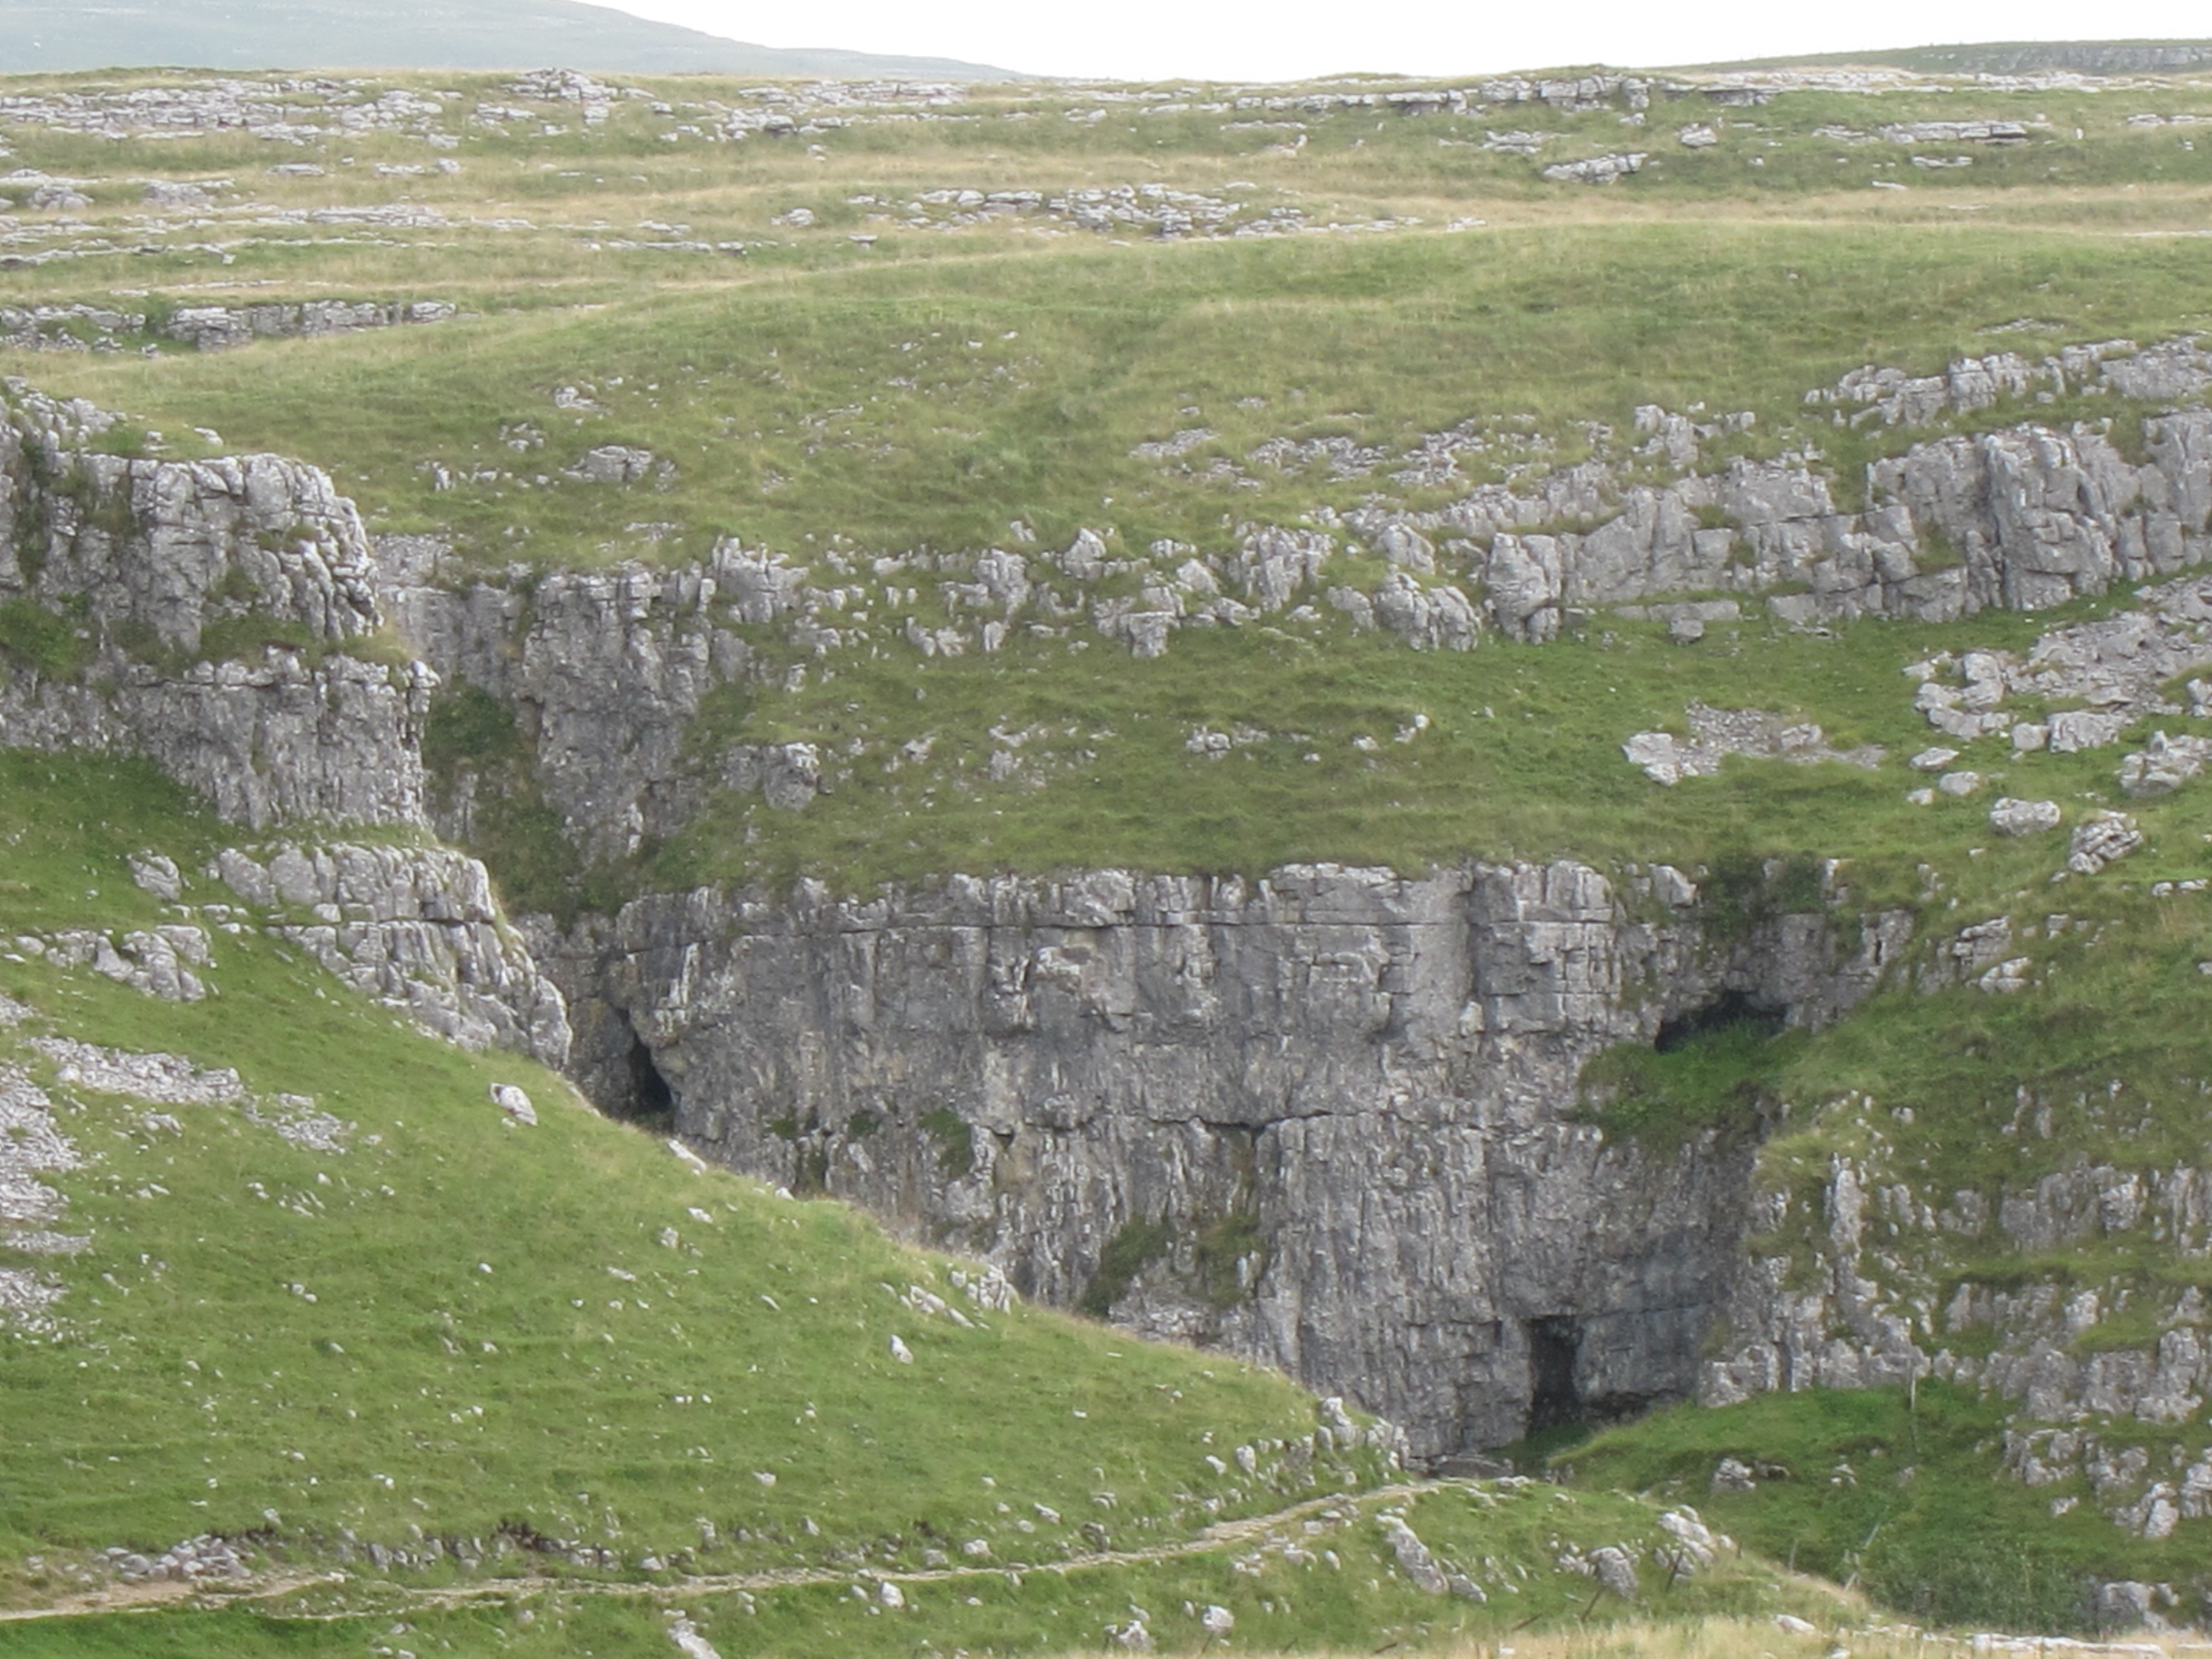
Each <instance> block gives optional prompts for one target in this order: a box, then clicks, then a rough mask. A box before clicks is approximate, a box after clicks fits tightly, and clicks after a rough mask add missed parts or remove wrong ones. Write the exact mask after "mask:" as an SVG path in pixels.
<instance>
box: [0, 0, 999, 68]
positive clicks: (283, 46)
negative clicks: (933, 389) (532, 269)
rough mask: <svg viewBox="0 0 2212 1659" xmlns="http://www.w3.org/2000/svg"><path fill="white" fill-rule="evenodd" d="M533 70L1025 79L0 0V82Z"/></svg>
mask: <svg viewBox="0 0 2212 1659" xmlns="http://www.w3.org/2000/svg"><path fill="white" fill-rule="evenodd" d="M542 64H558V65H560V66H562V67H563V68H567V69H578V70H599V71H602V72H607V73H623V74H631V75H678V74H686V73H702V74H716V73H719V74H730V75H762V76H838V77H842V78H846V79H870V80H872V79H890V78H896V79H905V80H934V81H1014V80H1022V79H1025V78H1027V77H1025V76H1021V75H1019V74H1018V73H1016V72H1015V71H1013V70H1003V69H995V68H993V67H991V66H990V65H988V64H968V63H962V62H959V61H957V60H956V59H953V58H902V57H895V56H886V55H879V54H877V53H873V52H842V51H836V50H832V49H829V48H819V49H817V48H805V47H801V48H790V49H787V48H779V47H774V46H754V45H751V44H749V43H747V42H745V41H742V40H724V39H722V38H721V37H720V36H719V35H713V34H706V33H701V32H700V31H699V30H697V29H688V28H683V27H678V26H677V25H675V24H672V23H656V22H652V21H647V19H645V18H641V17H632V16H630V15H629V14H627V13H625V12H620V11H616V10H614V9H611V8H610V7H606V6H592V5H585V4H581V3H579V0H385V3H380V4H377V5H374V6H370V5H365V4H362V3H360V0H0V74H6V75H25V74H36V73H39V72H41V71H45V72H49V73H55V72H63V71H68V70H95V69H133V68H151V67H155V66H176V67H185V68H193V69H217V70H267V69H333V70H335V69H445V70H503V69H531V68H534V67H537V66H539V65H542Z"/></svg>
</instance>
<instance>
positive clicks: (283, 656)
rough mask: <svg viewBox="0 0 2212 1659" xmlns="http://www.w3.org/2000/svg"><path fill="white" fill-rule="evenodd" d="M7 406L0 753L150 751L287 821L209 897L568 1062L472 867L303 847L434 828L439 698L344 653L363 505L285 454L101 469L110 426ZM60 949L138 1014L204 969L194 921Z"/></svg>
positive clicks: (505, 1043)
mask: <svg viewBox="0 0 2212 1659" xmlns="http://www.w3.org/2000/svg"><path fill="white" fill-rule="evenodd" d="M8 390H9V396H8V397H7V398H5V399H4V400H0V605H4V606H8V607H9V620H10V624H11V627H12V628H13V629H18V630H20V632H18V633H16V634H15V635H12V636H11V641H10V642H11V644H15V645H16V646H17V647H18V648H16V649H15V650H11V651H9V652H0V745H4V746H7V747H11V748H28V749H46V750H70V749H75V750H93V751H96V752H102V753H112V754H128V755H137V756H143V757H146V758H148V759H149V760H151V761H152V762H153V763H155V765H157V766H159V767H160V768H161V769H162V770H163V771H165V772H167V774H168V775H170V776H172V777H173V778H175V779H176V780H177V781H179V782H180V783H183V784H185V786H187V787H190V788H192V789H195V790H197V791H198V792H199V793H202V794H204V796H205V797H206V798H207V799H208V800H209V802H210V804H211V805H213V807H214V809H215V811H216V813H217V814H218V815H219V816H220V817H223V818H226V819H228V820H229V821H231V822H232V823H236V824H239V825H240V826H241V827H243V828H245V829H252V830H260V829H268V828H270V827H272V826H276V825H286V826H292V834H293V836H294V840H293V841H292V842H288V843H286V844H283V845H280V846H277V847H274V848H267V849H265V850H263V851H262V853H261V855H260V857H259V858H258V859H257V858H256V857H255V856H253V855H251V854H248V853H246V852H244V851H241V850H240V849H239V848H226V849H224V851H223V854H222V858H221V859H220V860H218V863H217V866H216V868H215V869H213V870H210V871H209V872H206V874H207V878H209V879H210V880H220V881H222V883H224V884H226V885H227V886H228V887H229V888H230V889H231V890H232V892H233V893H234V894H235V895H236V896H239V897H240V898H243V899H245V900H246V902H247V903H248V904H249V905H251V906H252V907H253V909H254V911H256V912H261V913H265V914H264V918H263V919H264V922H265V924H266V925H267V926H268V927H269V931H270V933H272V934H274V935H275V936H276V937H278V938H281V939H285V940H287V941H288V942H289V943H292V944H295V945H300V946H301V947H303V948H305V949H306V950H307V951H309V952H311V953H312V954H313V956H315V957H316V958H317V959H318V960H319V961H321V962H322V963H324V965H325V966H326V967H328V968H329V969H331V971H332V972H333V973H335V974H337V975H338V976H339V977H340V978H342V979H343V980H345V981H348V982H349V983H350V984H352V985H353V986H355V987H356V988H357V989H359V990H361V991H362V992H364V993H365V994H369V995H372V996H375V997H378V998H380V999H381V1000H384V1001H385V1002H386V1004H387V1005H388V1006H392V1007H393V1008H394V1009H396V1010H404V1012H406V1014H407V1015H408V1016H409V1018H411V1019H412V1020H413V1021H414V1022H415V1023H416V1024H417V1025H419V1026H422V1028H423V1029H425V1030H430V1031H432V1032H434V1033H435V1034H437V1035H439V1036H445V1037H447V1038H449V1039H451V1040H453V1041H454V1042H460V1043H463V1044H465V1046H469V1047H472V1048H482V1047H485V1046H488V1045H497V1046H500V1047H503V1048H513V1049H518V1050H520V1051H523V1052H526V1053H528V1054H532V1055H534V1056H536V1057H537V1058H538V1059H540V1060H544V1061H545V1062H547V1063H548V1064H550V1065H558V1064H559V1063H560V1062H561V1061H562V1059H563V1058H565V1056H566V1054H567V1051H568V1022H567V1017H566V1012H565V1011H564V1009H563V1008H562V1003H561V998H560V994H559V992H558V991H556V989H554V987H552V986H551V984H550V982H548V981H546V980H545V979H544V977H543V976H542V975H540V974H539V973H538V969H537V965H536V964H535V963H533V962H532V960H531V958H530V957H529V954H528V952H527V951H526V950H525V949H524V948H523V945H522V943H521V941H520V938H519V936H518V935H516V933H514V931H513V929H512V928H511V927H507V925H506V924H505V922H504V921H503V919H502V918H501V917H500V915H499V914H498V910H497V906H496V904H495V901H494V899H493V896H492V890H491V879H490V877H489V874H488V873H487V872H486V871H485V869H484V867H483V865H481V864H479V863H478V862H477V860H474V859H471V858H468V857H466V856H465V855H464V854H458V853H454V852H452V851H450V850H448V849H446V848H432V847H422V846H384V847H361V846H355V845H350V844H346V843H343V842H341V843H339V844H337V845H331V844H328V843H326V842H324V843H319V842H317V841H316V840H315V839H314V835H315V832H316V831H318V830H325V831H326V830H327V829H329V828H330V826H331V825H333V824H351V825H362V824H374V825H383V826H398V827H399V828H402V829H425V828H427V823H426V819H425V816H424V811H423V773H422V723H423V720H424V718H425V716H426V714H428V707H429V699H430V695H431V693H432V691H433V690H435V688H436V686H437V684H438V678H437V676H436V675H435V673H433V672H432V671H430V670H429V669H428V667H427V666H425V665H422V663H420V662H415V663H410V664H408V665H405V666H390V665H386V664H385V663H383V662H379V661H374V660H368V659H365V658H364V657H362V656H358V655H354V654H350V653H351V652H352V651H354V650H357V649H359V648H360V647H362V642H363V641H366V640H368V637H369V636H370V635H374V634H375V633H377V632H378V631H379V630H380V629H381V627H382V625H383V617H382V615H381V612H380V610H379V608H378V605H377V598H376V573H375V565H374V559H373V557H372V555H371V552H370V548H369V543H368V537H367V536H366V534H365V533H364V532H363V531H362V525H361V520H360V516H359V514H358V513H356V511H355V509H354V506H353V503H352V502H351V501H347V500H346V499H345V498H344V497H343V496H342V495H339V494H338V493H337V490H336V489H334V488H333V487H332V485H331V481H330V479H329V477H326V476H325V474H323V473H322V472H320V471H317V470H316V469H315V468H313V467H310V466H307V465H303V464H301V463H300V462H297V461H292V460H287V459H283V458H281V457H277V456H270V455H249V456H243V457H238V458H233V459H222V460H217V461H208V462H191V463H185V462H167V461H151V460H141V459H126V458H125V457H121V456H117V455H109V454H104V453H99V451H98V450H97V449H96V448H94V447H93V445H94V442H95V441H97V440H98V438H99V437H100V434H101V433H102V431H103V430H105V429H106V427H107V426H108V424H109V423H110V422H109V417H107V416H104V415H102V414H101V413H100V411H99V410H94V409H93V408H91V407H90V406H88V405H86V404H63V403H56V402H53V401H52V400H50V399H46V398H41V397H39V396H38V395H37V394H35V393H33V392H27V391H26V390H24V389H23V388H21V386H12V385H11V386H9V389H8ZM26 636H28V637H29V638H30V639H31V640H33V641H35V646H34V648H33V649H30V650H25V649H23V648H21V645H22V642H23V641H24V639H25V637H26ZM298 842H307V844H306V845H304V846H302V845H301V844H298ZM160 862H161V866H162V867H161V868H158V869H157V868H155V866H151V865H149V866H146V867H145V868H144V869H143V870H139V871H137V872H136V874H137V878H138V879H139V881H140V883H141V884H142V885H147V886H149V890H153V891H155V892H157V893H158V894H159V895H160V896H161V897H162V898H163V899H164V900H166V901H169V902H177V901H179V899H180V898H181V897H182V896H183V894H184V887H185V883H186V882H187V881H188V880H189V879H190V878H188V877H185V876H184V875H183V874H182V873H181V872H179V871H177V870H176V869H175V867H174V866H172V865H167V862H166V860H162V861H160ZM217 908H218V910H223V911H224V912H225V914H228V912H227V909H226V908H225V907H220V906H219V907H217ZM292 911H296V912H297V914H289V912H292ZM187 914H189V912H187ZM195 940H197V941H199V943H198V944H197V945H195V944H194V943H193V941H195ZM57 945H58V949H59V952H60V953H59V954H58V955H56V960H63V959H64V957H70V958H74V957H76V956H79V955H82V957H84V958H85V960H86V961H87V963H88V964H89V965H91V966H93V967H94V968H95V969H97V970H98V971H100V972H102V973H106V974H108V975H109V976H110V977H112V978H116V979H118V980H120V981H124V982H126V983H130V984H132V985H135V986H137V987H138V988H140V989H142V990H144V991H146V992H147V993H148V994H153V995H162V996H177V997H185V998H196V997H197V995H199V994H202V992H201V987H199V985H198V983H197V980H196V978H195V977H194V975H192V974H191V972H190V970H189V969H188V968H187V967H185V965H183V963H180V961H179V952H180V951H181V952H182V953H183V954H184V956H185V958H186V959H187V960H204V956H205V945H204V934H203V933H201V932H200V930H198V929H197V927H169V928H166V929H163V930H161V931H160V932H159V933H137V934H133V935H131V937H130V938H128V939H125V940H123V941H121V942H120V944H119V945H118V944H115V943H113V942H111V941H108V940H107V939H106V938H105V937H104V936H100V935H87V936H86V937H84V938H83V939H78V940H70V941H57ZM195 951H197V956H195V955H194V952H195Z"/></svg>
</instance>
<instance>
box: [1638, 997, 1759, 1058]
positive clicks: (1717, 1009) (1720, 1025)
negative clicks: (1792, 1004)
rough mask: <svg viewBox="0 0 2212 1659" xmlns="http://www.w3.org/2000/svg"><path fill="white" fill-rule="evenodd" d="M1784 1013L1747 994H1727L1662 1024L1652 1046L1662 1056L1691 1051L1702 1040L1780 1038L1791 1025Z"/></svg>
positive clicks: (1663, 1021)
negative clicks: (1720, 1036)
mask: <svg viewBox="0 0 2212 1659" xmlns="http://www.w3.org/2000/svg"><path fill="white" fill-rule="evenodd" d="M1789 1018H1790V1017H1789V1014H1788V1012H1787V1011H1786V1010H1784V1009H1781V1008H1777V1007H1774V1006H1771V1004H1767V1003H1763V1002H1759V1001H1758V1000H1755V999H1754V998H1753V996H1752V995H1751V994H1750V993H1748V992H1747V991H1723V992H1722V993H1721V994H1720V995H1718V996H1717V997H1715V998H1714V999H1713V1000H1711V1002H1708V1003H1706V1004H1705V1006H1703V1007H1701V1008H1691V1009H1687V1010H1686V1011H1685V1012H1681V1013H1679V1014H1677V1015H1675V1016H1674V1018H1672V1019H1668V1020H1662V1022H1661V1023H1660V1026H1659V1035H1658V1036H1656V1037H1655V1038H1653V1039H1652V1042H1651V1046H1652V1048H1654V1049H1656V1051H1657V1052H1658V1053H1660V1054H1672V1053H1674V1050H1676V1049H1677V1048H1686V1047H1688V1046H1689V1045H1690V1044H1691V1043H1692V1042H1697V1041H1698V1040H1699V1038H1701V1037H1711V1036H1719V1035H1721V1034H1722V1033H1723V1032H1728V1033H1729V1034H1731V1035H1741V1036H1762V1037H1771V1036H1780V1035H1781V1033H1782V1028H1783V1027H1784V1025H1786V1024H1788V1023H1789Z"/></svg>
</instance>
